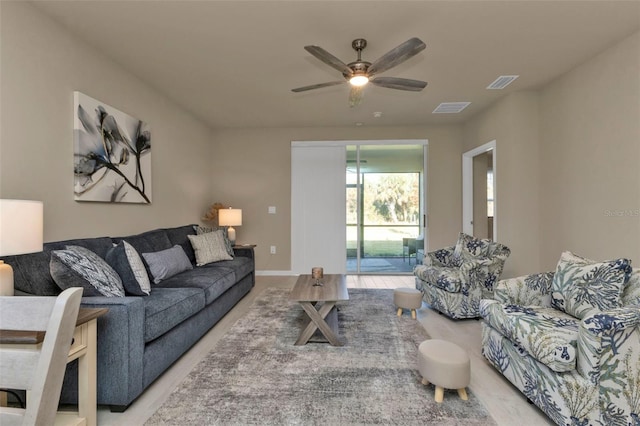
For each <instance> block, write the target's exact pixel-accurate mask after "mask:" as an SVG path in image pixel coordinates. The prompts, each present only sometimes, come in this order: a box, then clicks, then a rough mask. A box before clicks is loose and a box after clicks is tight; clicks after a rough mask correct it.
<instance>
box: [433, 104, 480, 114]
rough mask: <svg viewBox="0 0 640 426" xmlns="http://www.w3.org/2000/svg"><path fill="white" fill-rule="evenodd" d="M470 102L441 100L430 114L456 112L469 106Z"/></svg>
mask: <svg viewBox="0 0 640 426" xmlns="http://www.w3.org/2000/svg"><path fill="white" fill-rule="evenodd" d="M470 103H471V102H443V103H441V104H440V105H438V107H437V108H436V109H434V110H433V113H432V114H456V113H459V112H460V111H462V110H463V109H465V108H466V107H467V106H469V104H470Z"/></svg>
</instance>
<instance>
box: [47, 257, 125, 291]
mask: <svg viewBox="0 0 640 426" xmlns="http://www.w3.org/2000/svg"><path fill="white" fill-rule="evenodd" d="M49 272H50V273H51V277H52V278H53V281H55V283H56V284H57V285H58V287H60V288H61V289H62V290H66V289H68V288H71V287H82V288H83V289H84V291H83V294H82V295H83V296H107V297H124V287H123V286H122V281H121V280H120V277H119V276H118V273H117V272H116V271H114V270H113V268H112V267H111V266H109V265H108V264H107V262H105V261H104V260H103V259H102V258H101V257H100V256H98V255H97V254H95V253H94V252H92V251H91V250H89V249H86V248H84V247H80V246H67V247H66V248H65V249H64V250H54V251H52V252H51V261H50V262H49Z"/></svg>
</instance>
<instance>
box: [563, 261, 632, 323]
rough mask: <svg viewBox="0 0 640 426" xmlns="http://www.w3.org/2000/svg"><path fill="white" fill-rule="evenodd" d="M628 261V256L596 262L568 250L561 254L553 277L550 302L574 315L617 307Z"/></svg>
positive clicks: (626, 273) (619, 303)
mask: <svg viewBox="0 0 640 426" xmlns="http://www.w3.org/2000/svg"><path fill="white" fill-rule="evenodd" d="M630 264H631V261H630V260H629V259H616V260H610V261H606V262H596V261H593V260H589V259H585V258H584V257H580V256H577V255H575V254H573V253H571V252H564V253H562V256H561V257H560V261H559V262H558V267H557V268H556V272H555V274H554V277H553V286H552V289H553V292H552V293H551V305H552V306H553V307H554V308H556V309H559V310H561V311H564V312H566V313H568V314H570V315H573V316H574V317H577V318H583V317H585V316H586V315H588V314H589V312H590V311H592V310H594V309H595V310H600V311H602V310H607V309H613V308H618V307H620V306H621V300H620V298H621V296H622V290H623V287H624V285H625V284H626V283H627V281H628V280H629V274H630V273H631V266H630Z"/></svg>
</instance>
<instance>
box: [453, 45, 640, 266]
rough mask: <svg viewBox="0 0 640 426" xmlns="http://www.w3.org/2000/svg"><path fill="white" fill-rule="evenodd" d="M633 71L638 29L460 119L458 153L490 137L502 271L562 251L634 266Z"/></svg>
mask: <svg viewBox="0 0 640 426" xmlns="http://www.w3.org/2000/svg"><path fill="white" fill-rule="evenodd" d="M638 70H640V33H637V34H635V35H633V36H631V37H629V38H628V39H626V40H623V41H621V42H620V43H618V44H616V45H614V46H612V47H610V48H609V49H607V50H605V51H604V52H602V53H601V54H600V55H598V56H596V57H594V58H592V59H590V60H589V61H587V62H586V63H584V64H582V65H580V66H578V67H577V68H575V69H573V70H571V71H569V72H567V73H566V74H565V75H563V76H561V77H559V78H558V79H556V80H554V81H552V82H551V83H549V84H548V85H547V86H545V87H544V88H543V89H542V90H541V91H540V92H517V93H513V94H510V95H509V96H507V97H505V98H504V99H502V100H500V101H498V102H497V103H496V104H495V105H493V106H492V107H491V108H489V109H488V110H486V111H484V112H483V113H481V114H479V115H477V116H476V117H473V118H472V119H471V120H469V122H467V123H465V125H464V151H467V150H470V149H472V148H474V147H477V146H479V145H482V144H484V143H487V142H489V141H491V140H493V139H495V140H496V143H497V148H496V155H497V172H496V179H497V181H496V185H497V216H498V218H497V227H498V240H499V241H501V242H503V243H505V244H507V245H508V246H509V247H510V248H511V250H512V254H511V256H510V257H509V259H508V260H507V264H506V267H505V273H504V275H503V276H504V277H509V276H515V275H522V274H526V273H531V272H536V271H544V270H553V269H554V268H555V265H556V263H557V260H558V258H559V257H560V253H561V252H562V251H564V250H572V251H574V252H576V253H578V254H582V255H584V256H587V257H591V258H595V259H610V258H615V257H621V256H625V257H629V258H631V259H632V260H634V259H635V262H636V263H640V167H639V166H638V163H639V161H640V78H639V77H638V76H639V74H638ZM635 266H636V267H637V266H638V265H635Z"/></svg>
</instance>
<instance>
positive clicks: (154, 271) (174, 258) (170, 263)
mask: <svg viewBox="0 0 640 426" xmlns="http://www.w3.org/2000/svg"><path fill="white" fill-rule="evenodd" d="M142 257H143V258H144V260H145V261H146V262H147V265H149V271H151V277H152V278H153V282H154V283H155V284H158V283H159V282H161V281H162V280H166V279H167V278H170V277H172V276H174V275H176V274H179V273H180V272H183V271H186V270H189V269H193V265H191V262H189V258H188V257H187V255H186V254H185V252H184V250H183V249H182V247H181V246H179V245H175V246H173V247H171V248H169V249H166V250H160V251H155V252H151V253H142Z"/></svg>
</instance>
